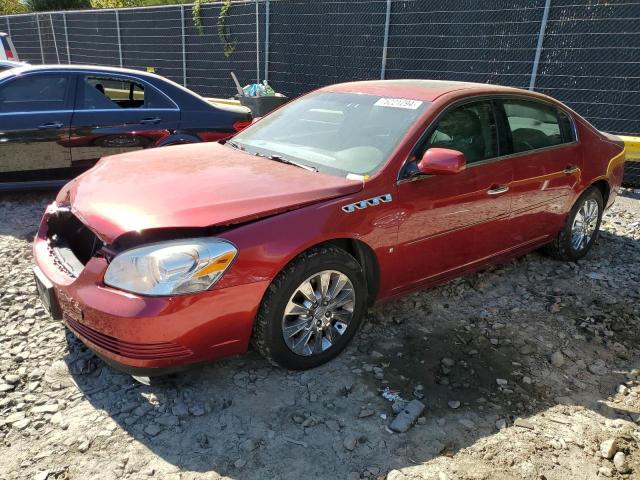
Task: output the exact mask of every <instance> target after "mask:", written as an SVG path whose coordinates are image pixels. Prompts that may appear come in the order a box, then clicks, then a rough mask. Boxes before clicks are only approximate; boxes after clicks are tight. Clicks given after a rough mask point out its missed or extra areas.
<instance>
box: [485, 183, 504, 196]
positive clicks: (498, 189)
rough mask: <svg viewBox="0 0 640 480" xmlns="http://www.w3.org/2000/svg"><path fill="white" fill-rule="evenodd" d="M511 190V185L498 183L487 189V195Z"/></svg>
mask: <svg viewBox="0 0 640 480" xmlns="http://www.w3.org/2000/svg"><path fill="white" fill-rule="evenodd" d="M508 191H509V185H496V186H495V187H491V188H490V189H489V190H487V195H500V194H501V193H505V192H508Z"/></svg>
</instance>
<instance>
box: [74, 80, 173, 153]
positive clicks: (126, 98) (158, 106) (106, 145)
mask: <svg viewBox="0 0 640 480" xmlns="http://www.w3.org/2000/svg"><path fill="white" fill-rule="evenodd" d="M77 85H78V86H77V100H76V109H75V112H74V114H73V120H72V122H71V124H72V125H71V138H70V147H71V158H72V160H73V163H74V165H79V164H90V163H94V162H95V161H96V160H98V159H99V158H100V157H103V156H106V155H113V154H116V153H123V152H128V151H132V150H139V149H143V148H149V147H153V146H155V145H156V143H157V142H158V141H159V140H161V139H162V138H164V137H166V136H168V135H170V133H171V132H173V131H175V130H176V129H177V128H178V124H179V122H180V111H179V109H178V107H177V105H176V104H175V103H174V102H173V101H172V100H171V99H170V98H168V97H167V96H166V95H165V94H163V93H162V92H160V91H159V90H158V89H156V88H155V87H153V86H151V85H149V84H148V83H146V82H145V81H144V80H142V79H140V78H137V77H135V76H127V75H119V74H111V73H108V74H107V73H86V74H78V82H77Z"/></svg>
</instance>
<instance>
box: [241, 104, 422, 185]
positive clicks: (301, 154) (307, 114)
mask: <svg viewBox="0 0 640 480" xmlns="http://www.w3.org/2000/svg"><path fill="white" fill-rule="evenodd" d="M428 105H429V102H423V101H420V100H406V99H400V98H387V97H379V96H375V95H362V94H356V93H335V92H319V93H316V94H311V95H307V96H305V97H302V98H301V99H299V100H296V101H294V102H292V103H290V104H288V105H286V106H284V107H283V108H281V109H279V110H277V111H276V112H273V113H272V114H270V115H268V116H267V117H265V118H263V119H262V120H260V121H259V122H257V123H256V124H254V125H252V126H251V127H249V128H247V129H246V130H243V131H242V132H240V133H239V134H238V135H236V136H235V137H233V139H232V141H231V143H232V144H233V145H234V146H237V147H238V148H241V149H243V150H246V151H247V152H250V153H254V154H260V155H265V156H278V157H282V158H285V159H289V160H292V161H295V162H298V163H301V164H303V165H307V166H311V167H315V168H317V169H318V170H320V171H322V172H326V173H330V174H333V175H340V176H344V175H348V174H350V173H351V174H356V175H363V176H366V175H371V174H373V173H375V172H376V171H377V170H378V169H379V168H380V167H381V166H382V165H383V164H384V163H385V161H386V160H387V158H388V157H389V155H390V154H391V152H392V151H393V149H394V148H395V147H396V145H397V144H398V143H399V142H400V140H401V139H402V138H403V137H404V136H405V135H406V133H407V131H408V129H409V128H410V127H411V125H412V124H413V123H414V122H415V121H416V120H417V119H418V118H419V117H420V115H421V114H422V113H423V112H424V111H425V109H426V108H427V107H428Z"/></svg>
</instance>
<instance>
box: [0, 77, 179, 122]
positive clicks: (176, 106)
mask: <svg viewBox="0 0 640 480" xmlns="http://www.w3.org/2000/svg"><path fill="white" fill-rule="evenodd" d="M51 73H63V74H67V75H68V74H79V75H80V76H82V77H83V80H84V77H86V76H91V75H106V76H115V77H123V78H135V79H136V80H138V81H140V82H141V83H144V84H145V85H147V86H149V87H151V88H152V89H154V90H156V91H157V92H160V94H161V95H163V96H164V97H165V98H166V99H167V100H169V101H170V102H171V103H172V104H173V105H174V106H175V108H171V109H158V108H149V109H148V110H165V111H180V107H179V106H178V104H177V103H176V102H175V101H174V100H173V98H171V97H170V96H169V95H167V94H166V93H165V92H163V91H162V90H160V89H158V88H157V87H155V86H154V85H152V84H151V83H149V82H148V81H147V80H145V79H144V76H136V75H135V74H129V73H120V72H110V71H100V70H81V69H76V68H50V69H46V70H28V71H26V72H20V73H19V74H14V75H12V76H10V77H7V78H5V79H3V80H2V81H0V87H1V86H2V85H4V84H5V83H7V82H9V81H12V80H15V79H18V78H21V77H27V76H30V75H47V74H51ZM78 88H79V85H77V84H76V91H75V92H74V93H75V94H76V95H74V99H75V96H77V93H78V91H77V89H78ZM122 110H127V109H126V108H123V109H103V110H102V111H109V112H120V111H122ZM143 110H144V109H143ZM51 111H54V110H46V112H51ZM57 111H58V112H60V111H61V110H57ZM74 111H76V112H79V111H90V112H95V111H98V110H90V109H80V110H75V109H74ZM25 113H34V112H25ZM0 115H3V114H0Z"/></svg>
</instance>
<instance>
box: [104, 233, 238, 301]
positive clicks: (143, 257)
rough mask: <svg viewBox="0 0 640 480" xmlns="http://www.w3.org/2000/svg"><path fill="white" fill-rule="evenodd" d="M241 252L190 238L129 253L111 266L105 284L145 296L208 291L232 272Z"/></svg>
mask: <svg viewBox="0 0 640 480" xmlns="http://www.w3.org/2000/svg"><path fill="white" fill-rule="evenodd" d="M237 253H238V250H237V249H236V247H234V246H233V245H232V244H231V243H229V242H226V241H224V240H219V239H215V238H190V239H184V240H173V241H169V242H159V243H153V244H151V245H146V246H144V247H137V248H132V249H131V250H125V251H124V252H122V253H121V254H119V255H117V256H116V257H115V258H114V259H113V260H112V261H111V263H110V264H109V268H107V271H106V273H105V275H104V283H106V284H107V285H109V286H111V287H115V288H119V289H121V290H127V291H129V292H134V293H140V294H142V295H176V294H182V293H194V292H201V291H203V290H207V289H208V288H209V287H211V286H212V285H213V284H214V283H216V282H217V281H218V280H219V279H220V277H222V275H223V274H224V272H225V271H226V270H227V269H228V268H229V265H231V262H233V259H234V258H235V257H236V254H237Z"/></svg>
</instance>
